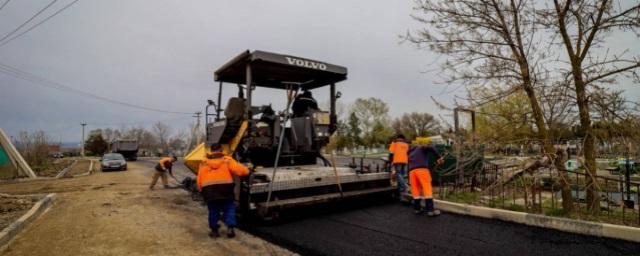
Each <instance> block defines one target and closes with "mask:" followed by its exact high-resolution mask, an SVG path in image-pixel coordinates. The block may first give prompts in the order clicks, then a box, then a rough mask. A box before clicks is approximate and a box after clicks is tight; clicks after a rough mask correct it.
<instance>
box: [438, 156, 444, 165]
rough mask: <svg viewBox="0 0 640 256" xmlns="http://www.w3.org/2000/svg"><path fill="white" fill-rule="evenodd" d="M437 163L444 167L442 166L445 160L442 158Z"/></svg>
mask: <svg viewBox="0 0 640 256" xmlns="http://www.w3.org/2000/svg"><path fill="white" fill-rule="evenodd" d="M436 163H437V164H438V165H442V164H444V159H443V158H442V157H441V158H438V160H437V161H436Z"/></svg>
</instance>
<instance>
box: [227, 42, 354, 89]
mask: <svg viewBox="0 0 640 256" xmlns="http://www.w3.org/2000/svg"><path fill="white" fill-rule="evenodd" d="M249 63H250V64H251V81H252V84H253V85H255V86H261V87H269V88H276V89H286V84H298V85H300V88H301V89H314V88H318V87H322V86H326V85H329V84H332V83H337V82H340V81H343V80H346V79H347V68H345V67H342V66H338V65H333V64H329V63H326V62H321V61H316V60H310V59H305V58H300V57H295V56H291V55H284V54H278V53H271V52H264V51H253V52H250V51H249V50H247V51H245V52H243V53H241V54H240V55H238V56H237V57H235V58H233V59H232V60H230V61H229V62H227V63H226V64H224V65H223V66H222V67H220V68H219V69H218V70H216V72H215V81H221V82H226V83H234V84H246V77H247V74H246V73H247V64H249Z"/></svg>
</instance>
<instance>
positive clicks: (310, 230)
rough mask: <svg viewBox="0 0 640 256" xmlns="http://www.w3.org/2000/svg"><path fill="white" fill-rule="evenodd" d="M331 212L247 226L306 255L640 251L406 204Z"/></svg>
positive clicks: (628, 244)
mask: <svg viewBox="0 0 640 256" xmlns="http://www.w3.org/2000/svg"><path fill="white" fill-rule="evenodd" d="M350 208H358V206H353V205H351V207H350ZM329 211H330V210H328V209H325V210H324V212H322V213H318V212H316V213H310V216H308V217H305V218H302V217H298V218H295V219H292V220H289V221H283V222H280V223H274V224H271V225H250V226H249V225H247V227H245V230H247V231H249V232H250V233H252V234H254V235H257V236H259V237H261V238H263V239H266V240H269V241H271V242H274V243H276V244H279V245H281V246H284V247H287V248H289V249H291V250H293V251H296V252H299V253H301V254H303V255H439V256H442V255H640V244H638V243H631V242H625V241H619V240H613V239H603V238H597V237H589V236H581V235H575V234H570V233H565V232H560V231H555V230H549V229H542V228H534V227H529V226H524V225H518V224H513V223H508V222H502V221H497V220H489V219H482V218H474V217H467V216H462V215H455V214H447V213H443V214H442V215H440V216H439V217H436V218H429V217H427V216H424V215H415V214H414V213H413V211H412V209H411V208H410V207H407V206H402V205H400V204H385V205H378V206H369V207H364V208H360V209H346V210H344V209H343V210H341V211H339V212H335V211H334V212H333V213H329V214H327V212H329ZM298 216H300V215H298Z"/></svg>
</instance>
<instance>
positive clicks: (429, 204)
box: [409, 138, 444, 216]
mask: <svg viewBox="0 0 640 256" xmlns="http://www.w3.org/2000/svg"><path fill="white" fill-rule="evenodd" d="M420 142H421V143H420V144H419V145H416V146H414V147H412V148H411V149H410V150H409V183H410V184H411V196H412V197H413V205H414V207H415V212H416V214H421V213H423V212H424V211H426V212H427V215H428V216H437V215H439V214H440V211H439V210H436V209H434V206H433V189H432V187H431V169H432V168H434V167H435V166H430V165H429V159H430V157H434V158H435V159H437V160H436V164H437V165H441V164H443V163H444V159H443V158H442V157H441V156H440V154H438V151H437V150H436V149H435V148H434V147H433V146H431V145H430V144H431V139H430V138H427V139H425V140H421V141H420ZM423 202H424V205H425V207H424V209H423V208H422V204H423Z"/></svg>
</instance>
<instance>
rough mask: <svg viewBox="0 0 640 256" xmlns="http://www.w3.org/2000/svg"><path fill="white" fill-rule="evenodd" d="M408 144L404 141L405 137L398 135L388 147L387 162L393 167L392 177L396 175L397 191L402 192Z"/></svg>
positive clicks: (407, 160)
mask: <svg viewBox="0 0 640 256" xmlns="http://www.w3.org/2000/svg"><path fill="white" fill-rule="evenodd" d="M408 152H409V144H408V143H407V142H406V141H405V137H404V135H402V134H398V135H397V136H396V138H395V139H394V140H393V142H391V145H389V161H391V164H392V165H393V170H392V171H391V172H392V175H394V174H395V175H397V180H398V190H399V191H400V192H403V191H405V190H406V187H407V185H406V178H407V163H408V162H409V157H408Z"/></svg>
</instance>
